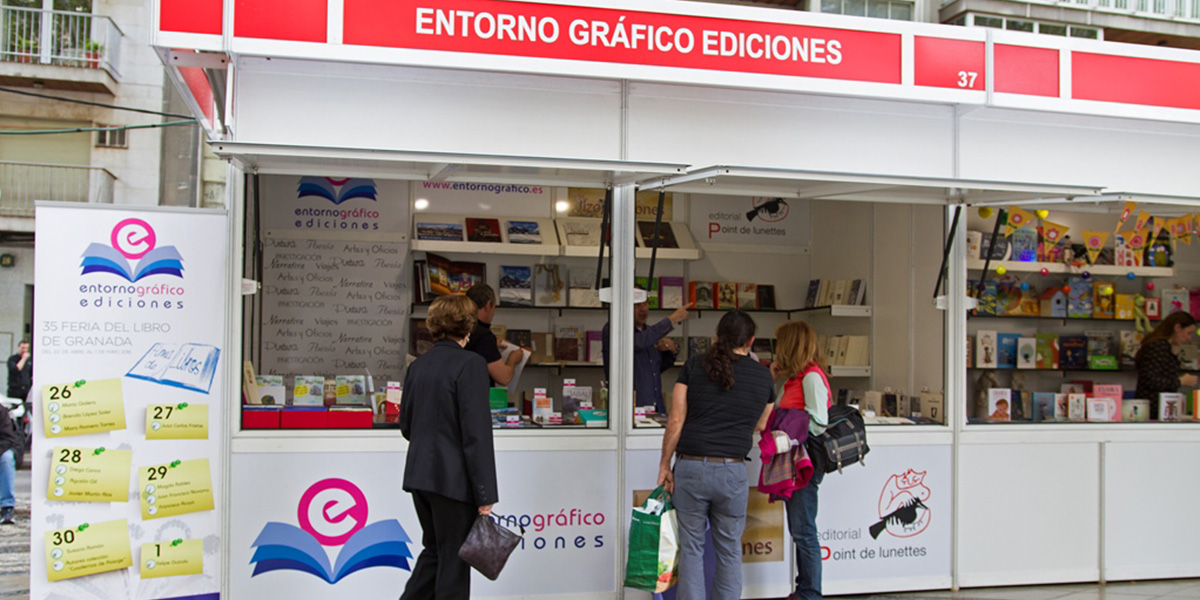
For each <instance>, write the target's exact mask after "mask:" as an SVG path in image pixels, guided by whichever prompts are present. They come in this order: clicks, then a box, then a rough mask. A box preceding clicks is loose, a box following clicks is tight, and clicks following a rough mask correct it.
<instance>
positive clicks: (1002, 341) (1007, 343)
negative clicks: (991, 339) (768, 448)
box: [996, 333, 1021, 369]
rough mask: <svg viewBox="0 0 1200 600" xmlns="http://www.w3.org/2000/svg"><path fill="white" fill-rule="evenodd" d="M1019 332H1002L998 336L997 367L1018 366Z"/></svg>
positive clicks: (1010, 367) (1011, 367)
mask: <svg viewBox="0 0 1200 600" xmlns="http://www.w3.org/2000/svg"><path fill="white" fill-rule="evenodd" d="M1019 339H1021V334H1019V333H1001V334H999V335H997V336H996V357H997V358H996V368H998V369H1015V368H1017V340H1019Z"/></svg>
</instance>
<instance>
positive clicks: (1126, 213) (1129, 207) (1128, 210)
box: [1113, 202, 1137, 232]
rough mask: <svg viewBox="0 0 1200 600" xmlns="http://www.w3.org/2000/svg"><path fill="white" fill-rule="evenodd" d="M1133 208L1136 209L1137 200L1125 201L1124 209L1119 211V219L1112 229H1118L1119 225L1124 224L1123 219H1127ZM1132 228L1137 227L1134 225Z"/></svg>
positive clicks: (1119, 228)
mask: <svg viewBox="0 0 1200 600" xmlns="http://www.w3.org/2000/svg"><path fill="white" fill-rule="evenodd" d="M1135 210H1137V202H1126V203H1125V209H1124V210H1122V211H1121V220H1119V221H1117V226H1116V227H1114V228H1113V231H1114V232H1116V231H1120V230H1121V226H1122V225H1124V224H1125V221H1126V220H1128V219H1129V215H1132V214H1133V211H1135ZM1134 229H1137V228H1136V227H1134Z"/></svg>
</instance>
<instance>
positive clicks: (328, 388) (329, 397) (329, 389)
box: [325, 377, 337, 406]
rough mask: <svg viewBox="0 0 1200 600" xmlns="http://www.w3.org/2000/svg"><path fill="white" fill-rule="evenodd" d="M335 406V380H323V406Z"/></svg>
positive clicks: (327, 378)
mask: <svg viewBox="0 0 1200 600" xmlns="http://www.w3.org/2000/svg"><path fill="white" fill-rule="evenodd" d="M335 404H337V379H336V378H333V377H326V378H325V406H333V405H335Z"/></svg>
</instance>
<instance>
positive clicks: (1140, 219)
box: [1133, 210, 1153, 231]
mask: <svg viewBox="0 0 1200 600" xmlns="http://www.w3.org/2000/svg"><path fill="white" fill-rule="evenodd" d="M1151 218H1153V217H1151V216H1150V213H1148V212H1146V211H1144V210H1139V211H1138V216H1137V220H1136V221H1134V223H1133V228H1134V230H1136V231H1141V230H1143V229H1145V228H1146V226H1147V225H1149V224H1150V219H1151Z"/></svg>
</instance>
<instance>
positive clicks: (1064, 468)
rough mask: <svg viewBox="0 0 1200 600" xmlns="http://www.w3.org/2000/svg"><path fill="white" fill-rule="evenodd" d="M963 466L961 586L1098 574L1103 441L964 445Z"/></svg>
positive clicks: (1072, 578) (959, 542) (959, 546)
mask: <svg viewBox="0 0 1200 600" xmlns="http://www.w3.org/2000/svg"><path fill="white" fill-rule="evenodd" d="M1042 439H1045V438H1044V437H1043V438H1042ZM958 472H959V482H958V491H959V499H958V502H957V506H958V540H957V549H958V584H959V585H960V586H963V587H977V586H995V585H1016V584H1033V583H1052V582H1053V583H1065V582H1071V581H1095V580H1097V579H1099V540H1100V531H1099V529H1100V480H1099V478H1100V447H1099V445H1098V444H1091V443H1079V444H1059V443H1025V444H984V445H963V446H961V447H960V449H959V466H958Z"/></svg>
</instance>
